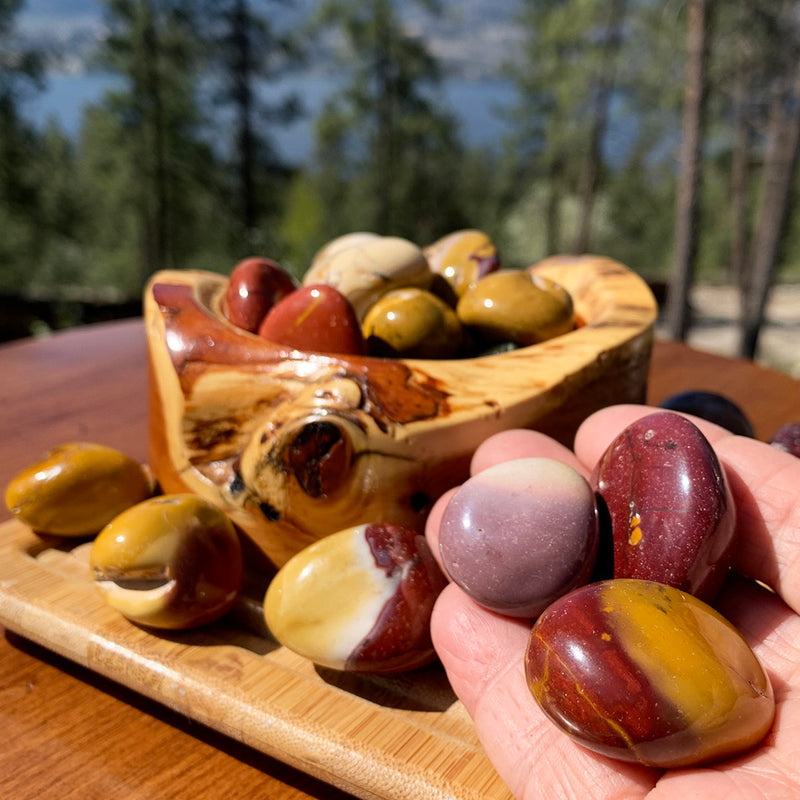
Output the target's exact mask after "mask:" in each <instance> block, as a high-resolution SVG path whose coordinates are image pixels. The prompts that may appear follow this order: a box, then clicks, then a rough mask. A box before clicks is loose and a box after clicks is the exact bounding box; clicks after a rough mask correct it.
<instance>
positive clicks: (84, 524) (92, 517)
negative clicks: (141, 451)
mask: <svg viewBox="0 0 800 800" xmlns="http://www.w3.org/2000/svg"><path fill="white" fill-rule="evenodd" d="M151 492H152V487H151V481H150V478H149V476H148V474H147V473H146V471H145V470H144V468H143V467H142V465H141V464H139V463H138V462H137V461H135V460H134V459H132V458H130V457H129V456H127V455H125V454H124V453H121V452H119V451H118V450H115V449H114V448H112V447H106V446H105V445H100V444H94V443H92V442H67V443H65V444H62V445H59V446H58V447H55V448H53V449H52V450H50V451H49V452H48V453H47V454H45V455H44V457H43V458H42V459H40V460H39V461H36V462H34V463H32V464H31V465H30V466H28V467H26V468H25V469H23V470H22V471H21V472H20V473H19V474H17V475H16V476H15V477H14V478H13V479H12V480H11V482H10V483H9V484H8V487H7V489H6V497H5V500H6V507H7V508H8V510H9V511H10V512H11V513H12V514H13V515H14V516H15V517H16V518H17V519H19V520H20V521H21V522H24V523H25V524H26V525H29V526H30V527H31V528H33V530H35V531H37V532H38V533H46V534H51V535H54V536H89V535H93V534H95V533H97V532H98V531H99V530H100V529H101V528H102V527H103V526H104V525H105V524H106V523H108V522H109V521H110V520H111V519H113V518H114V517H115V516H116V515H117V514H119V513H120V512H121V511H124V510H125V509H126V508H129V507H130V506H132V505H134V504H135V503H138V502H140V501H141V500H144V499H145V498H147V497H148V496H149V495H150V494H151Z"/></svg>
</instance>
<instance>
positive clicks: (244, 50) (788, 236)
mask: <svg viewBox="0 0 800 800" xmlns="http://www.w3.org/2000/svg"><path fill="white" fill-rule="evenodd" d="M101 5H102V9H103V21H104V27H103V35H102V36H100V37H98V40H97V41H96V42H93V43H92V47H91V52H90V54H89V56H88V57H89V59H90V61H91V63H92V65H94V66H95V67H96V68H97V69H102V70H103V71H104V72H105V73H106V74H109V75H112V76H114V77H115V78H116V79H117V80H115V83H114V86H113V87H112V88H110V89H108V90H107V91H106V92H104V93H103V95H102V96H101V97H100V98H99V99H98V100H97V101H96V102H93V103H90V104H89V105H88V106H86V107H85V108H84V109H83V110H82V113H81V120H80V124H79V129H78V130H77V132H68V131H65V130H64V129H63V127H62V126H61V125H59V123H58V122H57V121H56V120H54V119H50V120H48V121H47V122H46V123H45V124H43V125H36V124H34V123H33V122H32V121H31V120H30V119H28V118H26V116H25V115H24V114H23V113H22V110H21V109H22V108H23V105H24V103H25V102H26V101H29V100H30V98H31V97H32V96H35V95H36V93H37V92H41V91H43V89H44V88H45V87H46V85H47V80H48V74H49V72H48V68H49V67H50V66H52V64H53V63H55V62H57V61H58V59H59V58H62V57H63V53H59V52H58V51H57V50H54V49H53V48H52V47H51V46H49V47H43V46H42V45H41V44H40V43H38V42H37V41H35V40H32V39H31V38H30V37H29V36H26V35H25V34H24V33H23V32H22V31H21V30H20V27H19V26H18V24H17V22H18V20H19V16H20V13H21V12H22V11H23V10H24V6H25V4H24V2H23V0H0V296H2V298H4V300H5V302H4V303H3V304H2V308H0V313H1V314H2V323H3V324H2V325H0V327H2V328H3V330H2V331H0V338H12V337H14V336H18V335H25V334H27V333H35V332H36V331H37V330H41V329H43V328H49V327H66V326H69V325H74V324H78V323H80V322H83V321H88V320H89V319H90V318H91V317H90V311H89V310H90V309H92V308H94V309H95V312H96V313H98V309H106V311H107V313H109V314H120V313H125V310H126V309H129V310H130V312H131V313H136V311H137V309H138V308H139V304H140V299H141V292H142V288H143V286H144V283H145V282H146V280H147V278H148V277H149V276H150V275H151V274H152V273H153V272H155V271H156V270H158V269H163V268H177V269H183V268H197V269H209V270H214V271H217V272H221V273H224V274H227V273H228V272H230V270H231V269H232V267H233V266H234V264H235V263H236V262H237V261H238V260H239V259H241V258H243V257H245V256H248V255H251V254H261V255H267V256H270V257H272V258H274V259H275V260H277V261H278V262H280V263H281V264H282V265H283V266H284V267H286V268H287V269H289V270H290V271H291V272H293V273H294V274H295V275H297V276H301V275H302V273H303V272H304V271H305V269H306V268H307V266H308V264H309V263H310V260H311V258H312V257H313V254H314V253H315V252H316V250H317V249H318V248H319V247H320V246H321V245H323V244H324V243H325V242H327V241H329V240H330V239H332V238H334V237H335V236H337V235H339V234H342V233H346V232H349V231H353V230H371V231H375V232H377V233H385V234H393V235H399V236H404V237H407V238H409V239H411V240H413V241H415V242H417V243H418V244H420V245H425V244H428V243H430V242H432V241H434V240H435V239H436V238H438V237H439V236H442V235H444V234H446V233H449V232H451V231H453V230H456V229H459V228H464V227H477V228H480V229H482V230H484V231H486V232H487V233H488V234H489V235H491V236H492V238H493V239H494V241H495V242H496V243H497V245H498V247H499V248H500V252H501V256H502V259H503V263H504V265H505V266H507V267H524V266H526V265H528V264H531V263H533V262H535V261H537V260H538V259H540V258H543V257H545V256H547V255H549V254H552V253H568V252H569V253H579V252H594V253H602V254H604V255H608V256H611V257H612V258H616V259H619V260H620V261H622V262H624V263H626V264H627V265H629V266H630V267H631V268H632V269H634V270H635V271H636V272H638V273H639V274H640V275H642V276H643V277H644V278H645V279H646V280H647V281H649V282H650V283H651V285H652V286H653V287H654V288H655V289H656V290H657V291H658V294H659V297H660V299H661V300H662V301H663V304H664V308H665V327H666V330H667V332H668V334H669V335H670V336H672V337H673V338H677V339H684V338H686V335H687V332H688V331H689V330H690V328H691V325H692V308H691V303H690V302H689V293H690V290H691V287H692V285H693V284H694V283H695V282H696V281H698V280H703V281H705V282H712V283H713V282H717V283H726V284H729V285H734V286H736V287H737V288H738V297H739V301H740V313H739V329H740V336H739V342H738V351H739V353H740V354H742V355H744V356H746V357H753V356H754V355H756V353H757V351H758V343H759V334H760V331H761V329H762V326H763V321H764V314H765V308H766V306H767V302H768V300H769V296H770V292H771V291H772V289H773V287H774V286H775V284H776V283H778V282H788V283H798V282H800V208H798V206H797V204H796V202H795V196H796V190H797V180H798V178H797V152H798V146H799V145H800V2H798V1H797V0H726V1H725V2H723V1H722V0H716V2H715V1H714V0H504V2H503V3H502V4H500V5H501V6H502V7H503V8H506V9H507V12H508V13H509V14H510V17H511V19H512V20H513V23H514V28H515V30H516V34H517V35H516V36H515V37H513V38H512V39H510V40H509V41H508V42H507V43H504V45H503V48H504V51H505V52H504V56H503V57H502V58H500V59H497V61H496V63H494V62H493V63H492V64H491V66H490V67H487V64H486V59H484V58H483V56H484V55H485V54H483V53H480V52H476V54H475V61H476V66H477V65H480V66H481V69H483V70H484V72H485V71H486V70H487V69H492V70H495V71H496V73H497V75H498V76H500V77H502V78H503V80H504V81H507V83H508V85H509V86H511V87H512V90H513V100H512V102H511V103H509V104H507V105H506V106H504V107H503V108H502V109H498V108H495V107H493V106H492V105H491V104H487V105H486V106H485V107H480V108H473V109H469V113H472V114H483V115H502V116H503V118H504V120H503V121H504V125H503V135H502V137H500V138H498V139H497V140H496V141H493V142H492V143H491V144H480V145H475V144H474V143H469V142H468V141H467V140H466V138H465V136H464V132H463V114H462V117H461V118H459V116H458V115H456V114H454V113H453V111H452V109H451V108H448V107H447V104H446V103H444V102H443V85H444V83H445V82H446V80H447V78H448V75H449V74H450V72H451V71H452V70H453V69H464V68H465V63H464V61H463V59H462V60H461V62H459V63H458V64H454V61H453V60H452V59H451V58H448V50H447V46H446V45H447V41H448V40H447V31H448V30H454V29H455V28H453V27H452V26H456V27H457V26H458V24H459V14H460V13H461V14H463V8H464V6H465V4H464V3H459V2H444V0H414V1H413V2H410V1H409V0H403V2H400V0H396V1H395V2H392V0H294V2H293V0H103V2H102V3H101ZM467 5H475V2H472V3H471V4H467ZM478 5H480V3H478ZM491 5H492V4H486V6H487V8H488V9H489V10H488V11H487V12H486V13H491ZM494 5H497V4H496V3H495V4H494ZM460 9H461V11H460ZM448 26H450V27H448ZM434 32H438V34H440V35H438V36H434V35H433V34H434ZM442 32H444V35H443V36H442V35H441V33H442ZM461 36H462V37H463V30H462V31H461ZM475 39H476V44H479V42H480V37H479V36H477V35H476V37H475ZM311 63H313V65H314V69H315V70H316V71H317V72H318V73H321V74H325V75H328V76H332V77H335V79H336V85H337V88H336V89H335V91H333V92H332V93H331V94H330V95H329V96H328V97H327V98H326V99H325V102H324V104H323V105H322V107H321V108H319V109H317V110H315V112H314V116H313V119H312V120H311V121H310V122H311V124H312V130H313V138H312V145H311V148H310V152H309V153H308V154H307V157H306V158H305V159H304V161H303V163H299V164H298V163H291V162H288V161H287V160H286V159H284V158H282V157H281V154H280V152H279V150H278V149H277V148H276V141H277V139H278V137H279V135H280V132H281V131H283V130H286V128H287V126H291V125H292V124H294V123H296V121H297V119H298V118H299V117H300V116H301V115H303V114H306V115H307V114H308V113H309V111H308V108H307V106H306V104H304V96H303V91H302V84H300V88H299V90H297V91H292V92H286V93H285V94H282V95H281V94H278V95H276V94H275V93H272V94H269V93H265V92H264V91H263V90H264V87H268V86H270V85H273V86H283V85H285V84H284V82H285V78H286V76H287V75H291V74H293V72H297V71H298V70H302V69H307V68H308V65H309V64H311ZM466 66H467V67H468V66H469V64H468V63H467V65H466ZM462 111H463V109H462ZM109 309H110V310H109Z"/></svg>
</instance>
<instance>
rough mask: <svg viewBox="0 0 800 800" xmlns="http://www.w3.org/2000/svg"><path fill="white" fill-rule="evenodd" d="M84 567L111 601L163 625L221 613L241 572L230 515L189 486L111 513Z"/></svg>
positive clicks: (130, 614) (187, 624)
mask: <svg viewBox="0 0 800 800" xmlns="http://www.w3.org/2000/svg"><path fill="white" fill-rule="evenodd" d="M89 567H90V571H91V576H92V578H93V579H94V582H95V585H96V586H97V588H98V589H99V590H100V593H101V594H102V595H103V597H104V599H105V600H106V602H107V603H108V604H109V605H110V606H111V607H112V608H114V609H116V610H117V611H119V612H120V613H121V614H122V615H123V616H125V617H127V618H128V619H130V620H131V621H133V622H137V623H140V624H142V625H147V626H149V627H153V628H161V629H168V630H180V629H186V628H194V627H198V626H200V625H205V624H206V623H209V622H212V621H214V620H216V619H219V617H221V616H222V615H223V614H225V613H226V612H227V611H228V610H230V608H231V606H232V605H233V603H234V602H235V600H236V597H237V595H238V592H239V590H240V588H241V584H242V577H243V564H242V553H241V543H240V541H239V535H238V533H237V532H236V528H235V527H234V525H233V523H232V522H231V521H230V520H229V519H228V518H227V517H226V516H225V514H223V512H222V511H220V510H219V509H218V508H217V507H216V506H214V505H212V504H211V503H209V502H208V501H207V500H203V499H201V498H200V497H198V496H196V495H193V494H173V495H162V496H159V497H152V498H150V499H148V500H145V501H143V502H141V503H137V504H136V505H135V506H132V507H131V508H129V509H127V510H126V511H124V512H123V513H122V514H120V515H118V516H117V517H115V518H114V519H113V520H112V521H111V522H109V524H108V525H106V527H105V528H103V530H102V531H101V532H100V533H99V535H98V536H97V538H96V539H95V540H94V542H93V544H92V549H91V551H90V556H89Z"/></svg>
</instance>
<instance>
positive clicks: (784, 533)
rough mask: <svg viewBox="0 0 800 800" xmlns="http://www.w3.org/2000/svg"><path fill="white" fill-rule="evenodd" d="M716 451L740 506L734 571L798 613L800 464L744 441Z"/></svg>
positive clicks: (728, 440)
mask: <svg viewBox="0 0 800 800" xmlns="http://www.w3.org/2000/svg"><path fill="white" fill-rule="evenodd" d="M714 448H715V450H716V451H717V454H718V455H719V458H720V461H721V462H722V463H723V464H724V466H725V473H726V475H727V476H728V479H729V483H730V486H731V492H732V494H733V499H734V502H735V504H736V514H737V518H736V545H735V550H734V567H735V569H736V570H737V571H739V572H741V573H742V574H743V575H748V576H750V577H752V578H755V579H756V580H759V581H763V582H764V583H766V584H767V586H770V587H771V588H772V589H774V590H775V591H776V592H777V593H778V594H779V595H780V596H781V597H782V598H783V600H784V601H785V602H786V603H787V605H789V606H790V607H791V608H792V609H793V610H794V611H795V613H798V614H800V502H799V501H798V497H800V459H798V458H796V457H795V456H792V455H790V454H789V453H785V452H782V451H780V450H778V449H777V448H775V447H771V446H770V445H768V444H764V443H763V442H758V441H756V440H754V439H748V438H746V437H743V436H728V437H725V438H723V439H720V440H719V441H718V442H716V444H715V445H714Z"/></svg>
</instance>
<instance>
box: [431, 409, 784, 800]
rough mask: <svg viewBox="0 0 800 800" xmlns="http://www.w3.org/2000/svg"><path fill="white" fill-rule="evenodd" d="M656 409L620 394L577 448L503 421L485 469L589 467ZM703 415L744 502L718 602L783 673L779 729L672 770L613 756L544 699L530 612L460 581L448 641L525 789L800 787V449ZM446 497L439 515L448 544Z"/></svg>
mask: <svg viewBox="0 0 800 800" xmlns="http://www.w3.org/2000/svg"><path fill="white" fill-rule="evenodd" d="M652 411H653V409H652V408H645V407H642V406H616V407H613V408H610V409H605V410H604V411H601V412H598V413H597V414H595V415H593V416H592V417H591V418H589V419H588V420H587V421H586V422H585V423H584V424H583V426H582V427H581V429H580V430H579V431H578V435H577V437H576V441H575V453H572V452H571V451H569V450H567V449H566V448H564V447H562V446H561V445H559V444H558V443H556V442H554V441H552V440H550V439H548V438H547V437H544V436H543V435H541V434H537V433H534V432H531V431H524V432H518V431H517V432H508V433H506V434H500V435H498V436H496V437H493V438H492V439H490V440H488V441H487V442H486V443H485V444H484V445H483V446H482V447H481V448H480V449H479V450H478V452H477V453H476V454H475V458H474V459H473V471H478V470H480V469H483V468H485V467H487V466H490V465H491V464H493V463H497V462H499V461H506V460H508V459H510V458H517V457H523V456H549V457H554V458H560V459H562V460H565V461H567V462H568V463H571V464H572V465H573V466H575V467H576V468H578V469H580V470H581V471H582V472H583V473H584V474H585V475H588V474H589V472H590V471H591V468H592V466H593V465H594V464H595V463H596V462H597V460H598V459H599V457H600V455H601V454H602V452H603V451H604V450H605V449H606V447H607V446H608V445H609V444H610V442H611V441H612V439H613V438H614V437H615V436H616V434H617V433H619V431H621V430H622V429H623V428H624V427H625V426H627V425H628V424H630V423H631V422H633V421H634V420H635V419H637V418H638V417H641V416H643V415H644V414H648V413H652ZM693 421H694V422H695V423H696V424H697V425H698V427H700V428H701V429H702V430H703V432H704V433H705V435H706V437H707V438H708V440H709V441H710V442H711V444H712V445H713V447H714V449H715V450H716V452H717V455H718V456H719V458H720V461H721V462H722V464H723V465H724V466H725V470H726V474H727V476H728V479H729V482H730V484H731V490H732V492H733V496H734V499H735V502H736V506H737V550H736V554H735V574H734V575H732V576H731V578H730V579H729V581H728V583H727V584H726V586H725V588H724V589H723V592H722V594H721V596H720V597H719V598H718V600H717V601H716V602H715V606H716V607H717V608H718V609H719V610H720V611H721V612H722V613H723V614H724V615H725V616H726V617H728V619H729V620H730V621H731V622H733V623H734V624H735V625H736V626H737V628H738V629H739V630H740V631H741V633H742V634H743V636H744V638H745V639H746V640H747V641H748V643H749V644H750V646H751V647H752V648H753V650H754V651H755V653H756V654H757V655H758V657H759V659H760V661H761V663H762V665H763V666H764V668H765V669H766V671H767V673H768V674H769V677H770V680H771V681H772V686H773V689H774V692H775V700H776V716H775V723H774V725H773V728H772V731H771V732H770V733H769V734H768V736H767V738H766V739H765V740H764V741H763V742H762V744H761V745H760V746H759V747H758V748H757V749H756V750H754V751H752V752H750V753H747V754H745V755H743V756H741V757H739V758H737V759H735V760H731V761H726V762H722V763H719V764H715V765H712V766H709V767H703V768H695V769H680V770H670V771H667V772H664V771H663V770H655V769H651V768H648V767H643V766H639V765H635V764H627V763H623V762H618V761H613V760H611V759H608V758H605V757H603V756H599V755H597V754H595V753H593V752H591V751H589V750H586V749H585V748H583V747H581V746H580V745H578V744H576V743H574V742H573V741H572V740H570V739H569V738H568V737H567V736H565V735H564V734H563V733H561V732H560V731H559V730H558V729H557V728H556V727H555V726H554V725H553V724H552V722H550V720H549V719H547V717H545V715H544V713H543V712H542V711H541V710H540V709H539V707H538V706H537V705H536V703H535V702H534V701H533V698H532V696H531V694H530V692H529V690H528V688H527V686H526V683H525V675H524V666H523V657H524V652H525V647H526V644H527V640H528V633H529V631H530V623H528V622H524V621H519V620H513V619H509V618H506V617H502V616H499V615H497V614H494V613H492V612H490V611H486V610H485V609H483V608H481V607H480V606H478V605H477V604H476V603H474V602H473V601H472V600H471V599H470V598H469V597H467V596H466V595H465V594H464V593H463V592H462V591H461V590H460V589H459V588H458V587H457V586H455V585H450V586H448V587H447V588H446V589H445V591H444V592H443V593H442V595H441V596H440V598H439V601H438V602H437V605H436V608H435V610H434V616H433V621H432V631H433V637H434V644H435V646H436V649H437V652H438V654H439V657H440V658H441V660H442V663H443V664H444V666H445V669H446V670H447V674H448V677H449V679H450V681H451V684H452V686H453V689H454V690H455V692H456V694H457V695H458V696H459V698H460V699H461V700H462V702H463V703H464V705H465V707H466V709H467V710H468V712H469V713H470V715H471V716H472V718H473V720H474V722H475V726H476V730H477V732H478V736H479V737H480V739H481V742H482V744H483V746H484V749H485V750H486V753H487V755H488V756H489V758H490V759H491V761H492V762H493V764H494V765H495V767H496V769H497V770H498V772H499V774H500V775H501V776H502V778H503V779H504V780H505V781H506V783H507V784H508V786H509V788H510V789H511V791H512V793H513V794H514V796H515V797H516V798H518V800H533V799H534V798H547V799H548V800H550V799H551V798H559V799H562V798H563V799H564V800H569V799H570V798H575V800H590V799H597V800H599V799H600V798H602V800H618V799H619V800H621V799H622V798H626V799H627V800H635V799H636V800H638V799H641V798H645V797H646V798H648V800H668V798H675V800H690V798H702V800H716V798H725V800H754V798H769V800H781V799H782V798H798V797H800V459H797V458H795V457H793V456H791V455H788V454H786V453H783V452H780V451H778V450H776V449H775V448H772V447H770V446H769V445H766V444H763V443H761V442H757V441H755V440H752V439H746V438H743V437H739V436H733V435H732V434H730V433H728V432H727V431H725V430H724V429H722V428H719V427H717V426H714V425H711V424H710V423H706V422H704V421H702V420H697V419H694V420H693ZM446 501H447V496H445V497H444V498H442V500H440V502H439V503H438V504H437V506H436V507H435V508H434V510H433V512H432V514H431V516H430V519H429V523H428V531H427V533H428V537H429V540H430V541H431V544H432V546H433V548H434V552H438V546H437V540H438V524H439V520H440V518H441V512H442V510H443V507H444V504H445V503H446ZM756 580H758V581H761V582H763V583H764V584H766V585H767V586H770V587H772V589H774V593H773V592H771V591H769V590H768V589H765V588H763V587H762V586H760V585H758V584H757V583H756Z"/></svg>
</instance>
